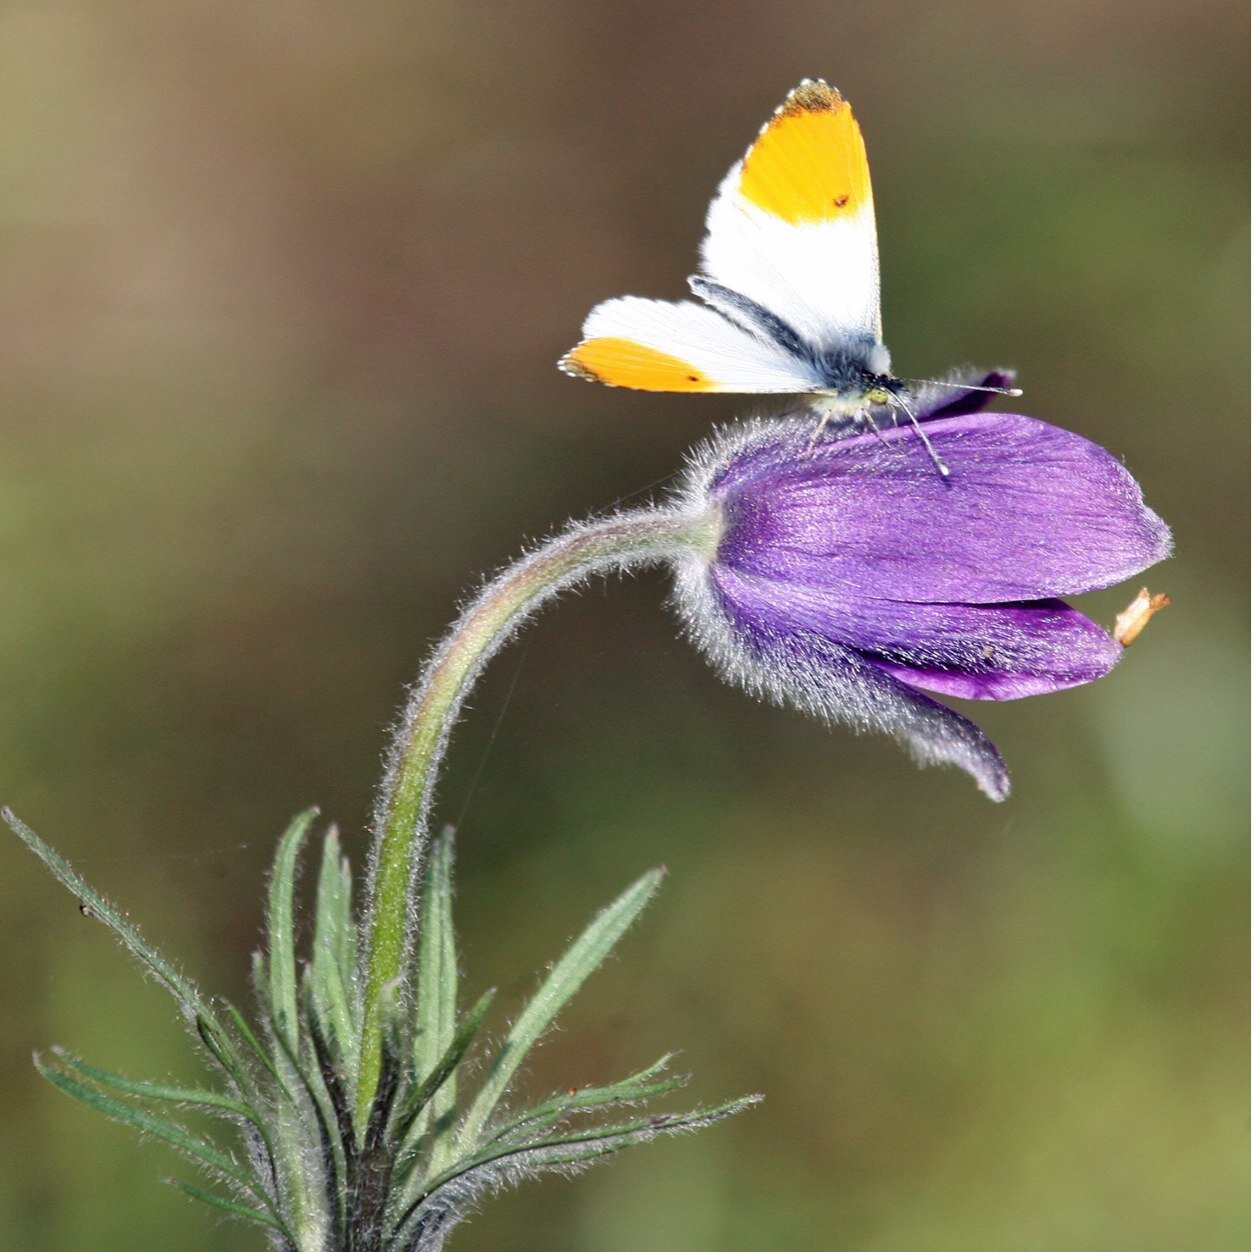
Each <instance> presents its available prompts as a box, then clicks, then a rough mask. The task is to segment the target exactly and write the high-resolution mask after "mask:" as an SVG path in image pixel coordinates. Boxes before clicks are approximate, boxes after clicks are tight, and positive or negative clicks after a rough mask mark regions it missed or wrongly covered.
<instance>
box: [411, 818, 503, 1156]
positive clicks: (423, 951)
mask: <svg viewBox="0 0 1252 1252" xmlns="http://www.w3.org/2000/svg"><path fill="white" fill-rule="evenodd" d="M453 838H454V836H453V831H452V828H451V827H450V826H449V827H445V829H444V830H443V831H442V833H440V834H439V835H438V837H437V838H435V839H434V840H433V841H432V843H431V849H430V858H429V860H428V861H427V864H426V876H425V878H424V880H423V882H422V895H421V914H420V921H419V925H420V931H419V934H418V945H417V1015H416V1019H415V1021H414V1032H413V1033H414V1043H413V1072H414V1073H415V1074H430V1073H432V1072H433V1071H434V1070H435V1069H436V1068H437V1067H438V1066H439V1063H440V1060H441V1059H442V1058H443V1057H444V1056H445V1055H446V1054H447V1053H448V1052H449V1050H450V1049H451V1048H452V1046H453V1042H454V1040H455V1039H456V1036H457V1029H456V999H457V979H458V971H457V964H456V935H455V933H454V931H453V929H452V846H453ZM480 1003H481V1001H480ZM483 1011H484V1012H485V1011H486V1010H485V1009H484V1010H483ZM466 1046H467V1047H468V1043H467V1044H466ZM453 1068H454V1069H455V1066H454V1067H453ZM455 1106H456V1075H455V1073H454V1072H452V1071H451V1070H450V1071H449V1072H448V1073H447V1074H446V1075H445V1076H444V1080H443V1081H442V1082H441V1085H440V1086H439V1087H438V1088H437V1089H436V1091H435V1092H434V1098H433V1100H432V1101H431V1103H430V1104H429V1106H428V1107H425V1108H423V1109H422V1110H421V1112H420V1115H419V1120H418V1124H417V1127H416V1131H417V1133H418V1134H420V1133H421V1132H422V1130H423V1129H424V1128H425V1127H426V1126H428V1125H436V1126H437V1125H439V1123H440V1122H441V1121H442V1120H443V1119H444V1118H445V1117H446V1116H447V1114H448V1113H449V1112H451V1110H452V1109H453V1108H455Z"/></svg>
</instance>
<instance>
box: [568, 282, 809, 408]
mask: <svg viewBox="0 0 1252 1252" xmlns="http://www.w3.org/2000/svg"><path fill="white" fill-rule="evenodd" d="M561 368H562V369H563V370H564V371H565V372H566V373H567V374H573V375H575V376H576V377H579V378H588V379H592V380H594V381H596V382H601V383H607V384H608V385H609V386H610V387H633V388H634V389H636V390H638V391H693V392H702V391H703V392H712V391H730V392H798V391H807V390H809V389H810V388H812V387H813V386H814V384H815V382H816V378H815V375H814V374H813V373H812V370H811V368H806V366H805V365H804V363H803V362H802V361H800V360H798V359H797V358H796V357H794V356H793V355H792V354H791V353H789V352H787V351H786V350H784V349H783V348H782V347H781V346H780V345H778V344H776V343H774V342H772V341H770V340H768V339H766V338H764V337H762V336H759V335H754V334H752V333H751V332H750V331H748V330H746V329H743V328H741V327H740V326H738V325H735V324H734V323H732V322H731V321H730V320H728V319H727V318H726V317H723V316H722V315H721V314H720V313H717V312H715V311H714V310H713V309H712V308H706V307H705V306H704V305H700V304H696V303H694V302H693V301H691V300H680V301H668V300H646V299H643V298H642V297H640V296H620V297H618V298H617V299H614V300H606V301H605V302H604V303H603V304H599V305H597V306H596V307H595V308H594V309H592V311H591V313H590V314H589V315H588V317H587V320H586V322H585V323H584V325H583V340H582V342H581V343H580V344H579V345H578V346H577V347H576V348H575V349H574V350H573V351H572V352H570V353H568V354H567V355H566V356H565V357H563V358H562V360H561Z"/></svg>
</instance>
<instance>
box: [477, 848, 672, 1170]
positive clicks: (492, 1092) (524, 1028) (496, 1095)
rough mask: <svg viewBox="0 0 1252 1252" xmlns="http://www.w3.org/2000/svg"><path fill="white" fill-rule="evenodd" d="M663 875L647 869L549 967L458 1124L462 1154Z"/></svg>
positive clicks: (649, 896)
mask: <svg viewBox="0 0 1252 1252" xmlns="http://www.w3.org/2000/svg"><path fill="white" fill-rule="evenodd" d="M663 873H664V872H663V871H662V870H659V869H657V870H651V871H649V872H648V873H646V874H644V876H643V877H642V878H640V879H639V881H638V882H636V883H635V884H634V885H633V886H631V887H628V888H627V889H626V890H625V891H624V892H622V894H621V895H620V896H618V898H617V899H616V900H614V901H613V903H612V904H610V905H609V906H608V908H606V909H604V910H603V911H602V912H601V913H599V914H597V915H596V917H595V918H594V919H593V920H592V922H591V924H590V925H589V926H588V927H587V929H586V930H584V931H583V933H582V934H581V935H579V937H578V938H577V939H576V940H575V941H574V943H573V944H572V945H571V946H570V948H569V950H568V951H567V952H566V953H565V955H564V956H563V957H561V959H560V960H559V961H558V962H557V963H556V965H555V966H554V967H553V969H552V972H551V973H550V974H549V975H548V977H547V978H546V979H545V980H544V982H543V984H542V986H540V988H539V990H538V991H537V992H536V993H535V995H534V996H533V997H532V998H531V1000H530V1002H529V1003H528V1004H527V1005H526V1007H525V1008H524V1009H523V1010H522V1014H521V1016H520V1017H519V1018H518V1019H517V1021H516V1022H515V1023H514V1025H513V1029H512V1030H511V1031H509V1034H508V1037H507V1038H506V1039H505V1041H504V1044H503V1046H502V1047H501V1048H500V1051H499V1052H498V1053H497V1054H496V1057H495V1059H494V1060H493V1062H492V1065H491V1069H490V1071H489V1072H488V1074H487V1079H486V1081H485V1082H484V1083H483V1086H482V1088H481V1090H480V1091H479V1093H478V1096H477V1097H476V1098H475V1100H474V1103H473V1104H472V1105H471V1107H470V1110H469V1113H468V1114H467V1115H466V1118H465V1122H464V1124H463V1125H462V1127H461V1131H460V1135H459V1136H458V1139H457V1145H458V1148H459V1150H460V1151H461V1152H466V1151H472V1150H473V1148H474V1147H475V1146H476V1145H477V1143H478V1140H479V1137H480V1136H481V1134H482V1131H483V1127H484V1126H485V1125H486V1124H487V1119H488V1118H489V1117H490V1116H491V1115H492V1113H493V1112H494V1111H495V1108H496V1105H497V1104H498V1103H499V1102H500V1099H501V1097H502V1096H503V1095H504V1093H505V1091H506V1090H507V1088H508V1085H509V1082H510V1081H511V1080H512V1078H513V1075H514V1074H515V1073H516V1072H517V1068H518V1066H519V1065H521V1063H522V1062H523V1061H524V1060H525V1058H526V1054H527V1053H528V1052H529V1051H530V1049H531V1048H532V1047H533V1046H534V1045H535V1043H536V1042H537V1040H538V1039H539V1038H540V1037H541V1036H542V1035H543V1033H544V1032H545V1031H546V1030H547V1029H548V1027H549V1026H550V1025H551V1024H552V1022H553V1020H554V1019H555V1018H556V1015H557V1014H558V1013H559V1012H560V1011H561V1009H562V1008H564V1007H565V1005H566V1004H567V1003H568V1002H569V1000H570V998H571V997H572V996H573V995H574V993H575V992H576V991H577V990H578V988H579V987H581V986H582V985H583V983H584V982H585V981H586V979H587V977H588V975H590V974H591V972H592V971H593V970H594V969H596V967H597V966H598V965H600V963H601V962H602V961H603V960H604V959H605V957H606V956H608V954H609V953H610V952H611V951H612V949H613V946H614V945H615V944H616V943H617V941H618V940H619V939H620V938H621V937H622V935H623V934H625V932H626V930H627V929H628V928H629V927H630V924H631V923H632V922H633V921H634V920H635V918H637V917H638V916H639V914H640V913H641V912H642V911H643V908H644V906H645V905H646V904H647V903H648V901H649V900H650V899H651V898H652V896H653V893H654V892H655V891H656V889H657V887H658V886H660V883H661V878H662V877H663Z"/></svg>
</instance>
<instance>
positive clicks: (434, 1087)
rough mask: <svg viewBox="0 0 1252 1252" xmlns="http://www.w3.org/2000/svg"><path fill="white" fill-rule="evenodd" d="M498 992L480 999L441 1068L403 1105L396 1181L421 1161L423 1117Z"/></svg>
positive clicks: (397, 1132)
mask: <svg viewBox="0 0 1252 1252" xmlns="http://www.w3.org/2000/svg"><path fill="white" fill-rule="evenodd" d="M495 995H496V993H495V988H494V987H493V988H490V989H488V990H487V991H485V992H483V994H482V995H481V996H480V997H479V999H478V1003H477V1004H475V1005H474V1007H473V1008H472V1009H470V1011H469V1012H468V1013H467V1014H466V1015H465V1018H464V1020H463V1021H462V1022H461V1025H460V1026H459V1027H458V1028H457V1032H456V1035H455V1036H454V1038H453V1040H452V1042H451V1043H450V1044H449V1045H448V1050H447V1051H446V1052H445V1053H444V1054H443V1056H442V1057H440V1058H439V1062H438V1064H437V1065H436V1066H435V1067H434V1069H432V1070H431V1071H430V1073H429V1074H427V1075H426V1077H425V1078H424V1079H422V1081H421V1082H420V1083H419V1084H418V1085H417V1086H416V1087H414V1088H413V1090H412V1091H411V1092H410V1093H409V1095H408V1096H407V1097H406V1098H405V1099H404V1101H403V1102H402V1103H401V1106H400V1108H399V1111H398V1112H397V1114H396V1119H395V1122H394V1124H393V1126H392V1135H393V1136H394V1138H395V1139H396V1140H398V1141H399V1145H400V1146H399V1151H398V1153H397V1158H396V1160H397V1163H396V1178H397V1179H398V1180H402V1179H403V1178H404V1177H406V1176H407V1174H408V1173H409V1170H411V1169H412V1167H413V1165H414V1164H415V1163H416V1161H417V1156H418V1153H419V1150H420V1141H421V1137H422V1132H423V1127H424V1125H425V1123H426V1119H424V1118H422V1117H420V1116H419V1115H420V1114H421V1113H422V1112H423V1111H425V1109H426V1106H427V1105H428V1104H429V1103H430V1101H431V1099H432V1098H433V1097H434V1096H435V1094H436V1093H437V1092H438V1091H439V1089H440V1088H441V1087H442V1086H443V1084H444V1083H445V1082H447V1081H448V1079H449V1077H450V1076H451V1075H452V1074H453V1073H455V1071H456V1067H457V1066H458V1065H460V1063H461V1061H462V1059H463V1058H464V1057H465V1054H466V1052H468V1051H469V1049H470V1045H471V1044H472V1043H473V1042H474V1038H475V1036H476V1035H477V1034H478V1030H479V1027H480V1026H481V1025H482V1023H483V1018H485V1017H486V1016H487V1012H488V1010H489V1009H490V1008H491V1005H492V1002H493V1001H494V999H495Z"/></svg>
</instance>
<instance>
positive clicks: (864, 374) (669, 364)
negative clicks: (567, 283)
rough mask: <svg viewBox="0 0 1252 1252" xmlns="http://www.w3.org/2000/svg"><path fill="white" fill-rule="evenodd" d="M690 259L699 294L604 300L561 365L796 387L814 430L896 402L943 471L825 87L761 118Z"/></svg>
mask: <svg viewBox="0 0 1252 1252" xmlns="http://www.w3.org/2000/svg"><path fill="white" fill-rule="evenodd" d="M700 261H701V265H700V272H699V273H698V274H696V275H694V276H693V277H691V278H689V279H688V280H687V282H688V285H689V286H690V288H691V291H692V293H693V294H694V295H695V296H696V297H698V301H699V302H698V303H697V301H695V300H678V301H668V300H649V299H644V298H643V297H640V296H620V297H618V298H616V299H613V300H606V301H604V302H603V303H602V304H598V305H596V307H595V308H594V309H592V311H591V313H590V314H589V315H588V317H587V320H586V322H585V323H584V324H583V339H582V341H581V342H580V343H579V344H578V345H577V347H575V348H574V349H572V351H570V352H569V353H567V354H566V355H565V356H564V357H563V358H562V359H561V361H560V368H561V369H562V370H564V371H565V373H567V374H571V375H573V376H575V377H577V378H585V379H590V380H593V381H595V382H601V383H607V384H608V385H609V386H610V387H632V388H635V389H636V390H640V391H686V392H737V393H749V394H769V393H781V394H793V395H801V396H803V397H805V400H806V401H807V403H808V404H809V406H810V407H811V408H812V409H813V411H814V412H815V413H816V414H817V415H818V416H819V418H820V419H821V423H822V425H821V427H819V433H820V429H822V427H824V426H825V424H826V422H828V421H830V420H831V419H832V418H840V419H848V420H856V421H863V422H865V423H867V424H869V425H873V420H874V419H873V413H872V410H873V409H874V408H876V407H877V408H882V407H886V408H888V409H891V410H892V411H893V412H894V411H896V410H898V411H900V412H903V413H904V414H905V415H906V416H907V417H908V418H909V419H910V420H911V421H912V422H913V424H914V426H915V427H916V428H917V430H918V433H919V434H920V435H921V438H922V441H923V443H925V444H926V446H927V449H928V450H930V453H931V457H932V459H933V460H934V462H935V464H936V466H937V467H938V468H939V470H940V472H941V473H945V474H946V472H947V471H946V467H945V466H944V465H943V463H942V461H940V460H939V458H938V456H937V455H935V453H934V451H933V449H930V444H929V441H928V440H927V439H926V435H925V432H924V431H922V429H921V426H920V425H919V424H918V422H917V419H916V416H915V414H914V412H913V410H912V408H911V406H910V404H909V390H908V387H907V385H906V381H905V380H902V379H899V378H897V377H896V376H895V375H894V374H892V372H891V355H890V353H889V352H888V351H887V347H886V345H885V344H884V343H883V338H882V313H881V305H880V297H879V274H878V235H877V231H876V230H875V226H874V198H873V194H872V191H871V189H870V179H869V162H868V160H867V158H866V155H865V141H864V139H862V137H861V128H860V127H859V126H858V125H857V122H856V119H855V118H854V117H853V115H852V109H851V107H850V106H849V104H848V102H847V101H846V100H845V99H844V98H843V96H841V95H840V94H839V92H838V91H836V90H835V88H833V87H831V86H829V85H828V84H826V83H825V82H823V81H822V80H821V79H805V80H804V81H803V82H802V83H800V85H799V86H798V87H796V88H795V89H794V90H793V91H791V93H790V94H789V95H788V96H787V98H786V99H785V100H784V101H783V102H782V104H781V105H779V107H778V108H777V110H776V111H775V112H774V116H773V117H771V118H770V120H769V121H768V122H766V123H765V125H764V126H763V127H762V128H761V133H760V134H759V135H758V136H757V138H756V141H755V142H754V143H753V144H752V146H751V147H750V148H749V149H748V151H747V152H746V153H745V154H744V157H743V159H742V160H740V161H738V162H736V163H735V165H733V166H732V167H731V169H730V172H729V173H728V174H727V175H726V177H725V178H724V179H723V180H722V183H721V186H720V187H719V188H718V190H717V194H716V195H715V196H714V197H713V203H712V204H711V205H710V206H709V212H708V217H707V219H706V222H705V236H704V241H703V243H702V245H701V249H700ZM941 385H945V384H941ZM986 390H991V391H1004V392H1008V393H1010V394H1012V393H1013V392H1012V390H1011V389H1008V388H990V387H989V388H986ZM1017 394H1020V393H1017ZM815 438H816V436H815Z"/></svg>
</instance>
